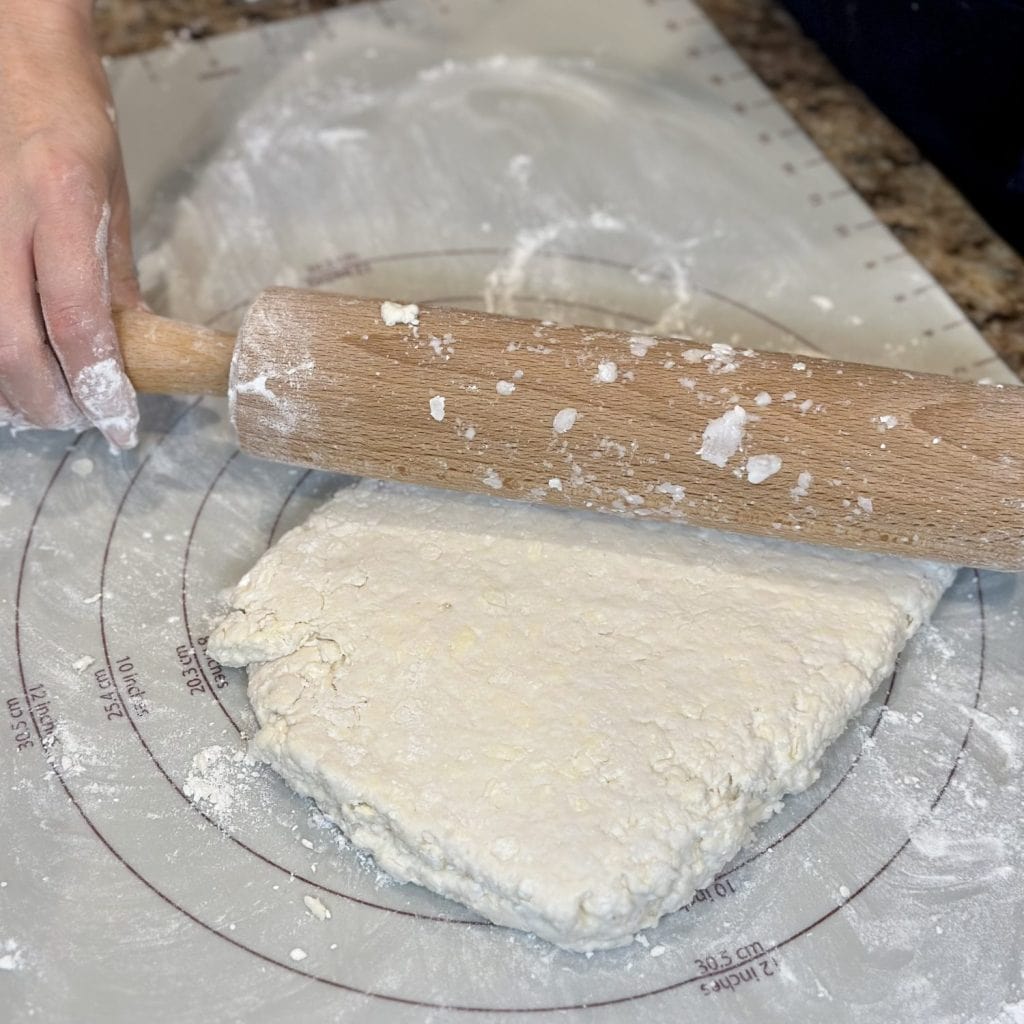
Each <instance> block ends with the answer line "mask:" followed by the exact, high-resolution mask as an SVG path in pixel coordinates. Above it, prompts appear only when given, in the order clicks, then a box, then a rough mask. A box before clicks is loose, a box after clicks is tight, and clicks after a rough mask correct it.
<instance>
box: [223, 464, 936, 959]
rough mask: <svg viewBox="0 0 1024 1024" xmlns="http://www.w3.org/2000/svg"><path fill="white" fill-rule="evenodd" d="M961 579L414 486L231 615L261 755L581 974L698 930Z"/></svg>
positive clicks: (351, 830) (376, 487) (237, 600)
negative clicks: (573, 958)
mask: <svg viewBox="0 0 1024 1024" xmlns="http://www.w3.org/2000/svg"><path fill="white" fill-rule="evenodd" d="M951 578H952V572H951V570H949V569H947V568H944V567H939V566H934V565H929V564H926V563H922V562H913V561H908V560H900V559H886V558H882V557H878V556H872V555H864V554H841V553H838V552H836V551H822V550H818V549H815V548H811V547H796V546H791V545H785V544H778V543H774V542H771V541H763V540H755V539H749V538H738V537H728V536H724V535H720V534H715V533H710V532H702V531H698V530H693V529H689V528H686V527H680V526H677V525H674V524H655V523H650V522H637V521H633V522H625V521H621V520H616V519H612V518H610V517H601V516H596V515H588V514H580V513H573V512H566V511H560V510H553V509H544V508H536V507H531V506H526V505H514V504H510V503H503V502H499V501H496V500H493V499H486V498H479V497H469V496H458V495H452V494H447V493H440V492H434V491H428V490H423V489H419V488H414V487H408V486H398V485H384V484H375V483H362V484H359V485H357V486H354V487H350V488H346V489H343V490H342V491H340V492H339V493H338V494H337V495H336V496H335V497H334V498H333V499H332V500H331V501H329V502H328V503H327V504H326V505H325V506H324V507H323V508H322V509H320V510H319V511H318V512H316V513H315V514H314V515H313V516H312V517H311V518H310V519H309V520H308V521H307V522H306V523H305V524H304V525H302V526H300V527H298V528H296V529H294V530H292V531H291V532H290V533H288V534H287V535H286V536H285V537H284V538H283V539H282V540H281V541H280V542H279V543H278V544H277V546H276V547H274V548H273V549H272V550H271V551H269V552H268V553H267V554H266V555H264V556H263V557H262V558H261V559H260V561H259V562H258V563H257V564H256V566H255V567H254V568H253V569H252V570H251V571H250V572H249V573H248V574H247V575H246V576H245V577H244V579H243V580H242V581H241V582H240V583H239V585H238V587H237V589H236V590H235V592H234V594H233V596H232V599H231V604H232V610H231V611H230V612H229V614H228V615H227V617H226V618H225V619H224V621H223V622H222V623H221V624H220V626H219V627H218V628H217V629H216V631H215V632H214V634H213V636H212V637H211V639H210V644H209V650H210V653H211V654H212V655H213V656H214V657H216V658H217V659H218V660H219V661H221V662H222V663H224V664H227V665H247V666H248V667H249V697H250V699H251V701H252V705H253V708H254V710H255V712H256V716H257V718H258V720H259V723H260V727H261V728H260V730H259V732H258V734H257V735H256V737H255V738H254V742H253V744H252V747H251V750H252V751H253V753H254V754H255V755H256V756H257V757H261V758H264V759H265V760H267V761H268V762H269V763H270V764H271V765H273V767H274V768H275V769H276V770H277V771H278V772H279V773H280V774H281V775H282V776H283V777H284V778H285V779H286V780H287V781H288V782H289V783H290V784H291V785H292V787H294V789H295V790H297V791H298V792H299V793H301V794H303V795H305V796H310V797H312V798H313V799H314V800H315V801H316V802H317V804H319V806H320V808H321V809H322V810H323V811H324V812H325V813H326V814H327V815H328V816H329V817H330V818H332V819H333V820H334V821H336V822H337V823H338V824H339V825H340V826H341V828H342V829H343V830H344V832H345V833H346V835H347V836H348V837H349V838H350V839H351V841H352V843H353V844H354V845H355V846H356V847H358V848H361V849H363V850H366V851H368V852H370V853H371V854H372V855H373V856H374V857H375V858H376V860H377V862H378V864H380V866H381V867H382V868H384V869H385V870H386V871H388V872H390V873H391V874H392V875H393V876H394V877H395V878H397V879H399V880H401V881H411V882H416V883H418V884H420V885H424V886H427V887H428V888H430V889H433V890H434V891H436V892H438V893H441V894H442V895H445V896H449V897H451V898H453V899H456V900H459V901H461V902H462V903H465V904H466V905H468V906H470V907H472V908H473V909H474V910H476V911H478V912H479V913H481V914H483V915H484V916H485V917H487V918H489V919H490V920H491V921H494V922H496V923H498V924H503V925H511V926H514V927H517V928H522V929H525V930H528V931H532V932H534V933H536V934H537V935H539V936H541V937H542V938H545V939H548V940H550V941H551V942H554V943H557V944H558V945H560V946H563V947H565V948H567V949H571V950H581V951H585V950H592V949H601V948H610V947H614V946H621V945H625V944H627V943H629V942H631V941H632V939H633V936H634V934H635V933H637V932H638V931H640V930H641V929H643V928H647V927H650V926H652V925H653V924H655V923H656V922H657V921H658V919H659V918H660V917H661V916H662V915H664V914H667V913H671V912H672V911H675V910H677V909H679V908H680V907H682V906H683V905H684V904H686V903H687V902H689V900H690V899H691V898H692V896H693V895H694V892H695V890H697V889H698V888H701V887H704V886H706V885H707V884H708V883H709V882H710V881H711V880H712V879H713V877H714V875H715V873H716V872H717V871H718V870H719V869H720V868H721V867H722V866H723V865H724V864H725V863H726V862H728V861H729V860H730V859H731V858H732V857H733V856H734V855H735V854H736V852H737V851H738V850H739V849H740V847H741V846H742V845H743V844H744V843H745V842H746V841H747V840H748V839H749V837H750V834H751V830H752V828H753V827H754V826H755V825H756V824H757V823H758V822H761V821H764V820H765V819H766V818H768V817H770V816H771V814H772V813H773V812H775V811H776V810H778V808H779V807H780V805H781V799H782V797H783V796H784V795H785V794H786V793H791V792H796V791H799V790H802V789H804V788H805V787H807V786H808V785H810V784H811V783H812V782H813V781H814V779H815V778H816V774H817V765H818V761H819V759H820V757H821V755H822V752H823V751H824V749H825V747H826V746H827V745H828V744H829V742H831V741H832V740H833V739H835V738H836V737H837V736H838V735H839V733H840V732H841V731H842V730H843V728H844V726H845V725H846V723H847V722H848V721H849V719H850V718H851V716H852V715H854V714H855V713H856V712H857V711H858V709H860V708H861V707H862V705H863V704H864V702H865V701H866V700H867V699H868V697H869V695H870V694H871V692H872V690H873V689H874V688H875V686H876V685H877V684H878V683H879V682H880V681H881V680H882V679H884V678H886V677H887V676H888V675H889V673H890V672H891V670H892V667H893V664H894V662H895V659H896V656H897V654H898V653H899V651H900V649H901V648H902V647H903V645H904V643H905V642H906V640H907V639H908V638H909V637H910V636H911V635H912V634H913V633H914V631H915V630H916V629H917V628H918V626H919V625H920V624H921V623H922V622H923V621H924V620H925V619H926V618H927V617H928V615H929V614H930V613H931V610H932V608H933V607H934V605H935V603H936V601H937V600H938V598H939V596H940V595H941V593H942V592H943V590H944V589H945V588H946V586H947V585H948V584H949V582H950V580H951Z"/></svg>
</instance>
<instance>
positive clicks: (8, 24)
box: [0, 0, 140, 448]
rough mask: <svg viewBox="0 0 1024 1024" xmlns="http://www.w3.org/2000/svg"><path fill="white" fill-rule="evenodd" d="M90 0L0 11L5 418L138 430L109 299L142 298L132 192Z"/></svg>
mask: <svg viewBox="0 0 1024 1024" xmlns="http://www.w3.org/2000/svg"><path fill="white" fill-rule="evenodd" d="M91 8H92V3H91V0H7V2H6V3H5V4H4V13H3V17H2V18H0V254H2V257H0V423H4V422H8V423H11V424H13V425H16V426H36V427H47V428H53V429H60V430H66V429H75V430H83V429H85V428H87V427H88V426H89V425H90V424H92V425H94V426H96V427H98V428H99V429H100V430H101V431H102V432H103V434H104V435H105V436H106V438H107V439H108V440H109V441H110V442H111V443H112V444H114V445H117V446H119V447H122V448H130V447H132V446H133V445H134V444H135V443H136V429H137V426H138V419H139V412H138V405H137V403H136V400H135V392H134V390H133V388H132V386H131V383H130V381H129V380H128V378H127V376H126V375H125V373H124V368H123V364H122V362H121V356H120V352H119V350H118V341H117V334H116V332H115V330H114V325H113V321H112V319H111V314H110V310H111V306H112V305H115V306H128V307H131V306H137V305H139V304H140V298H139V288H138V283H137V281H136V278H135V271H134V267H133V263H132V253H131V233H130V223H129V207H128V192H127V187H126V184H125V176H124V168H123V165H122V162H121V152H120V146H119V143H118V138H117V131H116V129H115V126H114V108H113V105H112V103H111V97H110V90H109V87H108V84H107V79H106V75H105V73H104V71H103V65H102V62H101V60H100V57H99V54H98V53H97V50H96V45H95V42H94V40H93V36H92V26H91Z"/></svg>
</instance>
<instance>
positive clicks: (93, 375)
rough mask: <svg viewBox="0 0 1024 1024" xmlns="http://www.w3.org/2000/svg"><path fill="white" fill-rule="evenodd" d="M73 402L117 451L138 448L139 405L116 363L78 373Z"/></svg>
mask: <svg viewBox="0 0 1024 1024" xmlns="http://www.w3.org/2000/svg"><path fill="white" fill-rule="evenodd" d="M73 390H74V393H75V398H76V399H77V400H78V404H79V406H81V408H82V410H83V411H84V412H85V413H86V415H87V416H88V417H89V419H90V420H91V421H92V422H93V423H94V424H95V425H96V426H97V427H98V428H99V430H100V432H101V433H102V434H103V436H104V437H105V438H106V439H107V440H108V441H109V442H110V443H111V444H113V445H117V447H118V448H134V447H135V445H136V444H138V426H139V404H138V402H137V401H136V398H135V389H134V388H133V387H132V384H131V381H130V380H129V379H128V377H127V376H126V375H125V372H124V370H122V369H121V364H120V363H119V362H118V361H117V360H116V359H102V360H100V362H98V363H93V364H92V365H90V366H87V367H85V369H83V370H82V371H80V372H79V374H78V376H77V377H76V378H75V384H74V389H73Z"/></svg>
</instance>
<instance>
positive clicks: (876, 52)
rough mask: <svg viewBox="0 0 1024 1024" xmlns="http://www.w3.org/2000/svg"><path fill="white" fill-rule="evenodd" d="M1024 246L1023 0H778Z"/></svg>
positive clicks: (1002, 229)
mask: <svg viewBox="0 0 1024 1024" xmlns="http://www.w3.org/2000/svg"><path fill="white" fill-rule="evenodd" d="M780 2H781V3H782V4H783V6H784V7H786V8H787V9H788V10H789V11H790V12H791V13H792V14H793V15H794V16H795V17H796V18H797V20H798V21H799V22H800V24H801V26H802V27H803V29H804V31H805V32H806V33H807V34H808V35H809V36H810V37H811V38H812V39H814V40H815V41H816V42H817V43H818V44H819V45H820V46H821V48H822V49H823V50H824V51H825V53H827V54H828V56H829V57H830V58H831V60H832V61H833V63H834V64H836V66H837V67H838V68H839V69H840V70H841V71H842V72H843V74H845V75H846V76H847V77H848V78H849V79H850V80H851V81H852V82H855V83H856V84H857V85H859V86H860V87H861V88H862V89H863V90H864V92H866V93H867V95H868V96H870V97H871V99H872V100H873V101H874V103H875V104H876V105H877V106H878V107H880V108H881V109H882V110H883V111H884V112H885V113H886V114H887V115H888V117H889V118H890V119H891V120H892V121H893V122H894V123H895V124H897V125H898V126H899V127H900V128H901V129H902V130H903V132H904V133H905V134H906V135H908V136H909V137H910V138H911V139H913V141H914V142H915V143H916V144H917V146H918V147H919V148H920V149H921V151H922V152H923V153H924V154H925V156H927V157H928V159H929V160H931V161H932V162H933V163H934V164H936V165H937V166H938V167H939V168H940V169H941V170H942V171H943V172H944V173H945V174H946V175H947V176H948V177H949V178H950V179H951V180H952V181H953V182H954V183H955V184H956V185H957V187H958V188H959V189H960V190H961V191H962V192H963V193H964V194H965V195H966V196H967V198H968V199H969V200H970V201H971V202H972V203H973V204H974V205H975V206H976V207H977V209H978V210H979V211H980V212H981V214H982V215H983V216H984V217H985V218H986V219H987V220H988V221H989V223H990V224H991V225H992V226H993V227H994V228H995V229H996V230H997V231H998V232H1000V233H1001V234H1002V235H1003V237H1004V238H1006V239H1007V241H1009V242H1010V243H1011V244H1012V245H1014V246H1015V247H1016V248H1017V249H1018V250H1019V251H1020V252H1022V253H1024V0H780Z"/></svg>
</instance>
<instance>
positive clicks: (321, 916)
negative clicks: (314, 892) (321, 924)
mask: <svg viewBox="0 0 1024 1024" xmlns="http://www.w3.org/2000/svg"><path fill="white" fill-rule="evenodd" d="M302 902H303V903H305V904H306V909H307V910H308V911H309V912H310V913H311V914H312V915H313V916H314V917H315V918H316V919H317V920H318V921H329V920H330V919H331V912H330V911H329V910H328V909H327V907H325V906H324V904H323V901H322V900H320V899H318V898H317V897H316V896H303V897H302Z"/></svg>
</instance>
